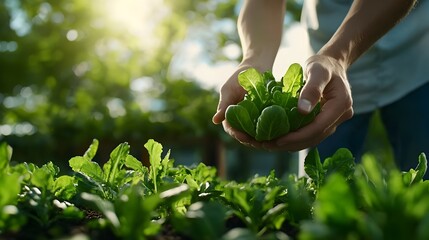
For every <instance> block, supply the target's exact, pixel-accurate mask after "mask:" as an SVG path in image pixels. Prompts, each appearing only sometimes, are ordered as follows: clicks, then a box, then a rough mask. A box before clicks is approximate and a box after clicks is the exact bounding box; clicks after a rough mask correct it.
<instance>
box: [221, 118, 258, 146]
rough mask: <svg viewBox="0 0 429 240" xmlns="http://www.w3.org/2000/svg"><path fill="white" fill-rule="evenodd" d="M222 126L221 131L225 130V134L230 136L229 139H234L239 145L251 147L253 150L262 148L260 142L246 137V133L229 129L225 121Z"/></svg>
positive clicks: (229, 126)
mask: <svg viewBox="0 0 429 240" xmlns="http://www.w3.org/2000/svg"><path fill="white" fill-rule="evenodd" d="M222 125H223V129H224V130H225V132H226V133H228V134H229V135H231V137H233V138H235V139H236V140H237V141H239V142H240V143H241V144H243V145H245V146H248V147H253V148H261V147H262V143H261V142H258V141H256V140H255V139H254V138H252V137H251V136H249V135H247V134H246V133H243V132H240V131H237V130H235V129H234V128H232V127H231V125H229V123H228V122H227V121H223V122H222Z"/></svg>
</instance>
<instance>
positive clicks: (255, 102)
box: [225, 63, 320, 141]
mask: <svg viewBox="0 0 429 240" xmlns="http://www.w3.org/2000/svg"><path fill="white" fill-rule="evenodd" d="M238 81H239V83H240V85H241V86H242V87H243V88H244V89H245V90H246V91H247V94H246V95H245V97H244V99H243V100H242V101H241V102H239V103H238V104H236V105H231V106H229V107H228V108H227V110H226V113H225V116H226V119H227V121H228V123H229V124H230V125H231V126H232V127H233V128H235V129H237V130H240V131H242V132H245V133H247V134H249V135H250V136H252V137H254V138H255V139H256V140H257V141H267V140H272V139H275V138H277V137H279V136H282V135H285V134H287V133H288V132H290V131H295V130H297V129H299V128H301V127H303V126H305V125H307V124H308V123H310V122H311V121H312V120H313V119H314V118H315V116H316V115H317V114H318V112H319V111H320V104H317V106H316V107H315V108H314V109H313V111H312V112H310V113H309V114H307V115H303V114H301V113H300V112H299V111H298V108H297V103H298V96H299V92H300V90H301V88H302V87H303V86H304V80H303V71H302V67H301V66H300V65H299V64H297V63H295V64H292V65H291V66H290V67H289V68H288V70H287V71H286V74H285V75H284V76H283V78H282V79H281V81H276V80H275V78H274V76H273V75H272V74H271V72H265V73H263V74H261V73H260V72H258V71H257V70H256V69H254V68H249V69H247V70H244V71H243V72H241V73H240V74H239V75H238Z"/></svg>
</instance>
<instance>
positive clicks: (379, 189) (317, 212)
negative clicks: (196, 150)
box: [300, 154, 429, 240]
mask: <svg viewBox="0 0 429 240" xmlns="http://www.w3.org/2000/svg"><path fill="white" fill-rule="evenodd" d="M426 169H427V159H426V157H425V155H424V154H421V155H420V157H419V164H418V166H417V168H416V169H410V171H408V172H400V171H398V170H397V169H391V170H389V171H385V169H383V168H382V167H381V166H380V164H379V163H378V162H377V161H376V159H374V158H370V157H368V158H364V160H363V162H362V164H359V165H358V167H357V168H356V171H355V172H354V174H353V176H352V181H347V179H346V177H345V176H343V175H341V174H339V173H333V174H332V175H330V176H329V177H328V178H327V179H326V182H325V184H324V185H323V186H321V187H320V191H319V193H318V197H317V200H316V202H315V203H314V220H313V221H306V222H305V223H304V224H303V225H302V232H301V235H300V239H380V240H381V239H428V237H429V230H428V229H429V182H427V181H424V180H423V176H424V174H425V172H426Z"/></svg>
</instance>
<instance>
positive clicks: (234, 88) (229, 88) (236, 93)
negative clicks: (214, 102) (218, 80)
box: [212, 64, 262, 148]
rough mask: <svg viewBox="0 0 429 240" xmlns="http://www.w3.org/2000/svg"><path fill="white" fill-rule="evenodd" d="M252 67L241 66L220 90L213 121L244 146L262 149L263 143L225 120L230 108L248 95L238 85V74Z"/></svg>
mask: <svg viewBox="0 0 429 240" xmlns="http://www.w3.org/2000/svg"><path fill="white" fill-rule="evenodd" d="M251 67H253V65H249V64H241V65H240V66H238V68H237V69H236V70H235V71H234V73H233V74H232V75H231V76H230V77H229V78H228V80H227V81H226V82H225V83H224V84H223V86H222V87H221V89H220V99H219V104H218V107H217V112H216V113H215V115H214V116H213V119H212V121H213V123H215V124H220V123H222V125H223V128H224V130H225V132H226V133H228V134H229V135H231V136H232V137H233V138H235V139H236V140H237V141H239V142H240V143H242V144H243V145H246V146H252V147H256V148H260V147H262V143H261V142H258V141H256V140H255V139H254V138H253V137H251V136H249V135H248V134H246V133H244V132H241V131H238V130H236V129H234V128H232V127H231V125H230V124H229V123H228V121H226V119H225V112H226V109H227V108H228V106H230V105H235V104H237V103H238V102H240V101H241V100H243V98H244V95H245V94H246V90H244V89H243V87H241V85H240V84H239V83H238V74H239V73H240V72H242V71H244V70H246V69H248V68H251Z"/></svg>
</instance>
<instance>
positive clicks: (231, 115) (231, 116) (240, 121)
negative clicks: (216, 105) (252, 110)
mask: <svg viewBox="0 0 429 240" xmlns="http://www.w3.org/2000/svg"><path fill="white" fill-rule="evenodd" d="M226 118H227V119H228V122H229V124H230V125H231V126H232V127H233V128H235V129H238V130H240V131H243V132H246V133H247V134H249V135H250V136H252V137H255V136H256V130H255V124H254V121H253V120H252V119H251V118H250V114H249V112H248V111H247V109H246V108H245V107H243V106H242V105H231V106H229V107H228V108H227V110H226Z"/></svg>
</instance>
